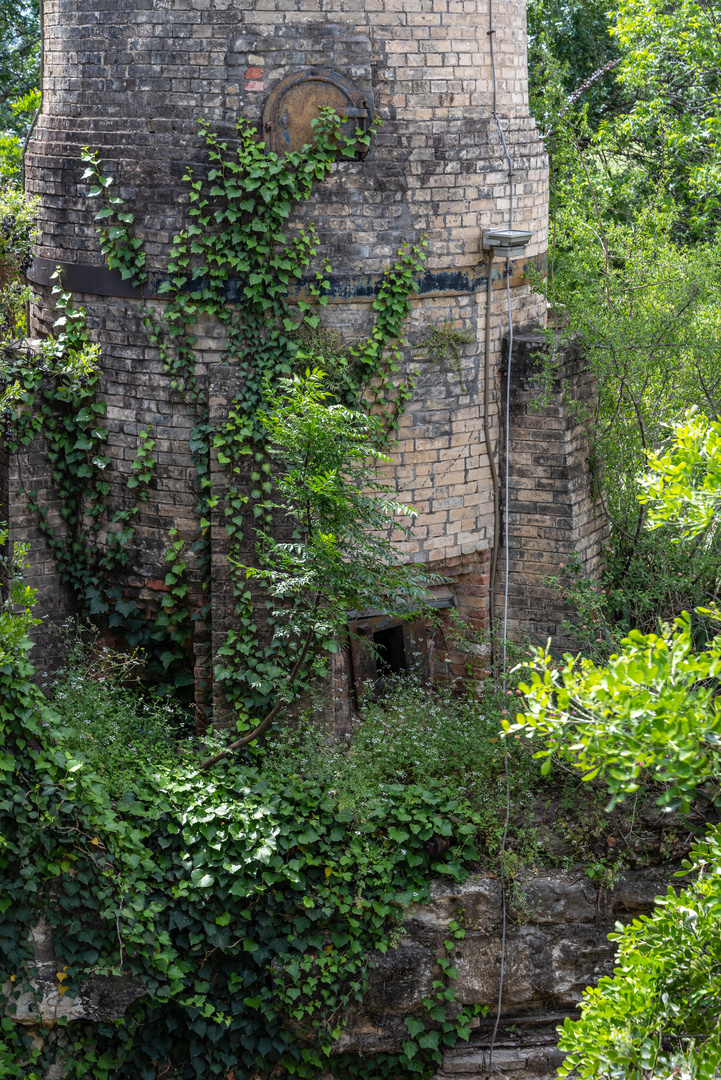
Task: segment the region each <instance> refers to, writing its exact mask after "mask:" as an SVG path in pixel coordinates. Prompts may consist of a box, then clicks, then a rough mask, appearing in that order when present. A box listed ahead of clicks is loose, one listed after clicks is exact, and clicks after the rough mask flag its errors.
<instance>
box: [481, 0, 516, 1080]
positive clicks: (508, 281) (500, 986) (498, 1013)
mask: <svg viewBox="0 0 721 1080" xmlns="http://www.w3.org/2000/svg"><path fill="white" fill-rule="evenodd" d="M494 34H495V29H494V26H493V0H488V40H489V42H490V52H491V72H492V77H493V118H494V120H495V121H496V126H497V128H498V134H499V135H500V137H501V142H502V144H503V152H504V154H505V155H506V161H507V162H508V181H509V189H510V197H509V209H508V235H509V238H510V236H511V234H512V233H513V161H512V159H511V155H510V153H509V152H508V145H507V143H506V137H505V134H504V131H503V127H502V125H501V121H500V118H499V116H498V86H497V82H496V56H495V48H494V42H493V35H494ZM493 250H494V249H493V248H492V247H491V255H490V257H489V260H488V282H487V290H488V291H487V302H486V357H485V360H486V363H485V373H486V379H488V377H489V367H490V363H489V352H490V318H491V289H492V269H493ZM506 301H507V306H508V364H507V373H506V446H505V450H506V470H505V477H504V483H505V498H504V509H505V529H504V553H505V560H506V577H505V587H504V597H503V639H502V640H503V657H502V667H501V672H502V674H501V682H502V688H503V690H504V692H505V689H506V662H507V653H508V650H507V645H508V578H509V555H510V548H509V537H508V492H509V483H508V475H509V460H508V459H509V450H510V400H511V362H512V358H513V314H512V309H511V264H510V259H509V258H508V256H506ZM486 402H487V384H486V393H485V394H484V405H485V403H486ZM484 426H485V428H486V445H487V447H489V451H488V453H489V460H491V452H490V446H489V444H490V439H489V438H488V423H487V417H485V416H484ZM491 475H492V478H493V481H494V510H495V523H494V540H495V543H494V552H493V566H492V572H491V582H490V588H489V602H490V600H491V597H492V598H493V602H494V607H492V608H491V619H493V617H494V613H495V610H494V609H495V593H496V581H495V575H496V566H497V561H498V558H497V549H498V535H499V529H500V516H499V508H498V501H499V500H498V479H497V470H496V468H495V463H492V464H491ZM503 764H504V771H505V784H506V814H505V822H504V826H503V837H502V839H501V850H500V883H501V911H502V925H501V968H500V972H499V982H498V1004H497V1007H496V1020H495V1023H494V1025H493V1033H492V1035H491V1044H490V1050H489V1060H488V1068H489V1072H493V1049H494V1047H495V1044H496V1036H497V1034H498V1026H499V1024H500V1022H501V1009H502V1005H503V979H504V975H505V967H506V883H505V871H504V861H505V860H504V856H505V853H506V841H507V838H508V824H509V821H510V817H511V787H510V778H509V774H508V750H507V748H506V747H505V744H504V749H503ZM496 1071H500V1070H498V1069H497V1070H496Z"/></svg>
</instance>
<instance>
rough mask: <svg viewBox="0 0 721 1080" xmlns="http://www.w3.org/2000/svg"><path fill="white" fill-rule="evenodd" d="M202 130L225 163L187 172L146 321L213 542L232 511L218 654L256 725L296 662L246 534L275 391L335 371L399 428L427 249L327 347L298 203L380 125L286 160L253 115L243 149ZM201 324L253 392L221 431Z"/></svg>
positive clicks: (312, 249) (120, 216) (121, 223)
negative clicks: (212, 409)
mask: <svg viewBox="0 0 721 1080" xmlns="http://www.w3.org/2000/svg"><path fill="white" fill-rule="evenodd" d="M200 126H201V132H202V135H203V138H204V139H205V142H206V146H207V148H208V157H209V162H210V166H211V167H210V169H209V170H207V171H206V170H203V171H202V172H201V173H200V175H199V176H196V175H195V173H194V172H193V170H192V169H191V170H189V171H188V173H187V174H186V176H185V182H186V183H187V184H188V186H189V210H188V218H189V224H188V225H187V226H186V228H185V229H183V230H182V231H181V232H180V233H179V234H178V235H176V237H175V238H174V242H173V245H172V248H171V254H170V261H169V263H168V274H167V276H166V279H165V280H164V281H163V282H162V283H161V285H160V288H159V290H158V291H159V293H160V294H161V295H162V296H165V297H167V302H166V304H165V306H164V308H163V309H162V312H161V313H160V314H159V313H158V312H157V311H156V310H154V309H152V308H151V307H150V305H149V304H148V303H146V304H145V305H144V308H143V317H144V320H145V324H146V327H147V328H148V331H149V334H150V336H151V340H152V341H153V342H154V343H155V344H156V345H157V346H158V348H159V351H160V355H161V358H162V361H163V365H164V368H165V371H166V372H167V374H168V376H169V378H170V383H171V387H172V389H173V390H174V391H175V392H176V393H177V394H178V395H180V396H181V397H182V398H183V399H184V400H185V401H187V402H188V403H190V404H191V405H192V407H193V409H194V412H195V417H196V423H195V427H194V430H193V433H192V436H191V452H192V455H193V461H194V464H195V468H196V476H197V490H198V507H197V512H198V519H199V529H200V533H201V538H202V537H204V536H205V535H206V530H208V529H209V527H210V524H211V515H212V512H213V511H217V510H218V509H219V506H220V505H221V503H222V507H223V518H224V525H225V528H226V531H227V533H228V536H229V537H230V541H231V566H233V567H234V571H233V591H234V595H235V599H236V620H235V626H234V627H233V629H231V630H230V631H229V632H228V635H227V637H226V641H225V643H224V644H223V645H222V646H220V648H219V650H218V656H219V661H218V663H217V665H216V671H215V677H216V685H220V684H221V683H222V686H223V693H224V696H225V698H226V700H227V701H228V703H229V704H230V705H231V707H232V709H233V711H234V714H235V716H236V717H237V718H238V726H239V727H240V729H241V730H242V729H244V728H245V727H246V726H247V725H248V722H249V714H250V712H252V711H254V710H258V709H261V710H262V709H266V708H267V707H268V705H269V703H270V700H271V698H272V687H273V686H274V684H275V683H276V682H277V679H276V678H275V676H276V674H277V672H278V670H279V669H283V668H284V667H288V666H289V665H291V666H292V658H291V656H290V654H289V652H288V648H287V645H286V643H285V642H284V641H283V639H282V638H281V637H280V636H278V635H275V634H274V633H273V625H274V624H273V620H272V619H270V620H268V619H267V617H266V616H265V615H264V619H265V621H266V622H267V623H268V625H269V633H270V641H269V642H268V643H267V644H266V645H264V646H262V647H261V646H260V645H259V642H258V615H257V607H258V603H259V602H260V603H262V600H261V601H259V598H258V595H257V590H256V591H255V592H254V591H253V590H252V589H250V588H249V587H248V585H247V583H246V579H245V572H244V569H243V567H242V563H243V560H242V559H241V558H240V552H241V546H242V543H243V540H244V538H247V537H248V535H249V534H250V535H251V536H252V535H254V533H255V532H256V530H257V529H258V528H268V527H270V525H271V521H272V510H273V501H272V498H271V493H272V488H273V476H272V466H271V461H270V459H269V456H268V452H267V446H266V430H265V425H264V422H263V420H264V416H265V414H266V412H267V408H268V405H267V402H268V395H269V392H272V390H273V389H274V388H275V387H277V385H278V383H279V380H281V379H283V378H287V377H288V376H289V375H291V374H293V373H294V372H299V371H303V370H304V369H306V368H313V367H316V366H322V367H323V369H324V370H326V371H327V375H328V377H329V380H330V385H331V386H332V387H333V392H334V395H335V398H336V400H338V401H339V402H343V403H344V404H346V405H350V406H352V407H355V408H359V407H366V408H367V407H369V406H372V407H374V409H375V410H376V411H378V412H380V413H381V414H382V416H383V418H384V420H385V423H386V427H387V429H388V430H389V431H392V429H393V428H394V426H395V425H396V423H397V418H398V415H399V414H400V412H401V411H402V410H403V408H404V405H405V402H406V401H407V400H408V398H409V396H410V394H411V392H412V382H411V379H410V378H406V379H402V378H400V377H399V375H398V372H399V370H400V362H401V350H402V347H403V344H404V342H403V336H402V334H403V323H404V321H405V319H406V317H407V315H408V313H409V310H410V305H409V296H410V294H411V292H412V291H413V288H414V281H415V274H416V273H417V271H418V270H419V268H420V265H421V261H422V259H423V254H422V247H423V245H424V242H422V244H421V245H420V246H419V247H418V248H412V247H410V246H406V248H404V250H403V251H402V252H401V253H400V254H399V256H398V258H397V260H396V262H395V263H394V264H393V265H392V266H391V267H390V268H389V270H388V271H387V272H386V274H385V275H384V278H383V280H382V282H381V284H380V288H379V291H378V295H377V297H376V298H375V300H374V303H373V312H374V322H373V326H372V328H371V330H370V333H369V334H368V336H367V337H366V338H365V339H364V340H362V341H361V342H359V343H357V344H352V345H345V346H342V347H340V348H339V347H338V345H337V343H336V345H335V348H333V349H323V348H320V349H319V348H318V345H319V342H322V340H323V337H324V334H323V329H324V328H323V327H322V323H321V319H320V315H319V310H320V309H322V308H323V307H325V306H326V305H327V303H328V297H327V291H328V288H329V282H328V279H327V276H326V275H327V272H328V270H329V269H330V268H329V267H328V265H327V263H325V262H324V263H323V265H322V269H321V270H319V271H317V272H316V274H315V279H314V280H313V279H312V273H311V280H310V281H309V282H308V280H307V279H308V271H309V268H310V267H311V265H312V263H313V260H314V259H315V258H316V257H317V256H318V241H317V236H316V232H315V229H314V227H313V226H312V225H310V226H308V227H307V228H300V229H295V230H294V231H292V232H291V231H290V229H289V225H288V218H289V217H290V214H291V211H292V209H293V207H294V206H296V205H297V204H298V203H300V202H303V201H305V200H307V199H308V198H309V196H310V194H311V190H312V187H313V184H314V183H316V182H317V181H319V180H323V179H324V178H325V177H326V176H327V175H328V173H329V172H330V170H331V168H332V167H333V164H334V162H335V161H336V160H337V158H338V156H339V154H340V155H345V156H348V157H352V156H354V155H355V153H356V152H357V149H358V145H359V143H362V144H365V145H368V143H369V141H370V138H371V135H372V130H371V132H368V133H362V132H360V131H358V132H357V133H356V136H354V137H348V136H346V135H344V134H342V132H341V128H340V117H338V116H337V114H335V113H334V112H333V110H331V109H322V110H321V112H320V116H319V117H318V119H317V120H316V121H314V127H315V141H314V143H313V145H307V146H304V147H303V148H302V149H301V150H299V151H295V152H293V153H290V154H288V155H286V156H285V157H280V156H279V155H277V154H273V153H269V152H267V151H266V149H265V147H264V145H263V143H261V142H259V141H258V139H257V132H256V130H255V129H254V128H253V127H252V126H251V125H250V124H248V123H247V122H246V121H244V120H240V121H239V122H238V139H237V141H236V142H235V144H234V146H233V147H232V148H231V147H229V144H228V142H226V141H223V140H221V139H220V138H219V137H218V136H217V135H216V134H215V133H214V132H212V131H211V130H210V128H209V127H208V125H207V124H205V123H204V122H201V125H200ZM83 160H84V162H85V164H86V165H87V169H86V172H85V178H86V179H89V180H92V181H93V183H92V186H91V188H90V191H89V194H90V195H91V197H100V198H101V199H103V206H102V208H101V210H100V211H99V212H98V214H97V215H96V220H97V221H98V224H99V228H100V235H101V245H102V247H103V251H104V253H105V254H106V256H107V257H108V260H109V265H111V266H114V267H117V268H119V269H120V270H121V272H122V274H123V276H124V277H128V278H130V279H131V281H132V282H133V284H135V285H136V286H137V287H138V288H140V289H142V290H145V289H146V286H147V282H148V273H147V269H146V262H145V257H144V253H143V252H142V249H141V247H140V246H139V245H138V243H137V242H136V240H135V239H132V237H131V233H130V232H129V229H130V228H131V226H132V224H133V215H132V214H130V213H129V212H128V210H127V207H126V205H125V203H124V201H123V200H122V198H120V196H118V195H116V194H114V193H113V186H112V179H111V178H109V177H106V176H105V175H104V174H103V172H102V162H101V161H100V159H99V157H98V155H97V154H96V153H95V152H94V151H92V150H90V149H89V148H86V150H85V151H84V153H83ZM304 289H305V290H307V291H304ZM294 291H295V295H294ZM201 316H203V317H206V318H214V319H216V320H218V322H219V323H220V324H221V325H222V327H223V328H224V330H225V334H226V352H225V361H226V362H232V363H233V365H234V368H235V370H236V372H237V375H238V380H237V381H238V383H239V386H240V389H239V390H238V391H237V392H236V394H235V395H234V397H233V398H232V400H231V401H230V402H229V407H228V415H227V419H226V420H225V421H224V422H222V423H220V424H216V425H215V426H212V425H211V423H210V420H209V417H208V412H207V406H206V403H205V391H204V388H203V386H202V385H201V382H200V381H199V377H198V356H197V354H196V351H195V337H194V334H193V328H194V326H195V324H196V323H197V320H198V319H199V318H200V317H201ZM325 339H326V341H327V340H328V333H327V332H326V334H325ZM328 369H330V370H328ZM211 454H214V455H215V459H216V461H217V463H218V464H219V465H220V466H221V468H222V469H224V470H225V471H226V473H227V479H226V480H225V481H224V482H223V484H222V485H221V488H222V499H221V496H220V495H219V494H218V492H217V491H214V490H212V483H211V476H210V456H211ZM216 486H217V485H216ZM201 544H202V539H201ZM233 556H234V557H233ZM249 658H251V661H250V664H249V662H248V661H249ZM301 685H302V680H301Z"/></svg>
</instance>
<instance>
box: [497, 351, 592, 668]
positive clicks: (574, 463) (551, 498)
mask: <svg viewBox="0 0 721 1080" xmlns="http://www.w3.org/2000/svg"><path fill="white" fill-rule="evenodd" d="M514 346H515V347H514V351H513V357H512V364H511V393H510V431H509V434H510V439H509V463H510V464H509V476H508V488H509V491H508V514H507V522H508V539H509V556H510V558H509V583H508V584H509V599H508V626H509V632H510V634H511V636H512V637H516V638H518V637H523V636H525V637H530V639H531V640H532V641H533V642H534V644H544V645H545V643H546V641H547V640H548V638H550V639H551V642H552V645H553V646H554V647H555V648H557V649H573V648H574V647H575V641H574V638H573V636H572V635H570V636H569V634H568V633H567V632H566V631H565V630H564V628H563V625H562V624H563V622H564V620H565V619H568V618H569V617H571V621H572V612H571V609H570V608H568V607H564V605H563V604H562V603H561V602H560V595H559V592H558V590H556V589H553V588H550V587H549V585H548V584H547V580H548V578H550V577H558V576H559V574H561V573H562V571H561V569H560V564H562V563H563V564H568V562H569V560H570V559H571V558H572V557H573V556H574V554H575V555H577V556H578V560H579V562H580V565H581V567H582V571H583V574H584V576H586V577H589V578H595V577H597V576H598V573H599V571H600V565H601V554H602V551H603V548H604V546H605V544H606V541H607V539H608V523H607V520H606V517H605V514H604V513H603V511H602V507H601V504H600V501H599V500H598V499H597V498H596V497H595V496H594V490H593V478H592V474H591V470H590V468H589V461H588V458H589V444H588V438H587V433H586V429H585V426H584V423H583V421H582V419H581V415H580V410H578V409H572V408H569V406H568V404H567V401H568V400H569V399H570V400H571V401H573V402H575V403H576V405H579V404H580V405H581V406H582V407H583V406H586V407H590V406H592V405H593V402H594V399H595V384H594V381H593V378H592V376H591V374H590V372H589V371H588V370H587V368H586V365H585V364H584V361H583V358H582V356H580V355H579V353H578V352H577V351H576V350H575V349H570V350H568V351H567V352H566V353H565V354H564V355H563V356H562V357H561V359H560V364H559V368H558V372H557V376H556V377H554V380H553V385H552V386H551V387H550V388H546V387H543V388H541V385H539V381H538V380H537V378H536V376H538V374H539V372H540V369H541V367H542V361H541V355H540V354H541V353H542V352H543V351H545V349H546V348H547V344H546V342H545V341H544V337H543V335H541V334H523V335H519V336H517V337H516V338H515V342H514ZM549 398H550V400H549ZM501 490H502V492H504V478H503V474H502V476H501ZM504 548H505V545H504V543H503V539H502V543H501V550H500V552H499V575H498V576H499V588H498V591H497V604H496V613H497V615H498V617H499V618H500V617H502V615H503V601H504V595H503V593H504V582H505V558H504Z"/></svg>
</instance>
